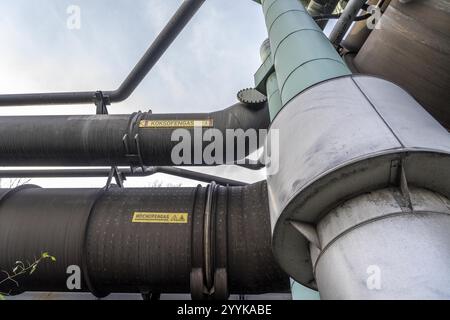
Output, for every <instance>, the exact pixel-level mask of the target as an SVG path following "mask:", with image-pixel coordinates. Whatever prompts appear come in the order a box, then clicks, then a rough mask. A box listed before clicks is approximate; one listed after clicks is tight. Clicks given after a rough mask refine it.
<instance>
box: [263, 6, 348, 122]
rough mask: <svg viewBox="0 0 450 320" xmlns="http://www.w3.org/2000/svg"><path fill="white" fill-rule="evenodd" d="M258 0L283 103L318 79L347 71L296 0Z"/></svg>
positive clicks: (317, 27) (330, 77)
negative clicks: (260, 3)
mask: <svg viewBox="0 0 450 320" xmlns="http://www.w3.org/2000/svg"><path fill="white" fill-rule="evenodd" d="M261 2H262V7H263V11H264V16H265V19H266V26H267V30H268V33H269V39H270V47H271V49H272V57H273V58H272V59H273V63H274V66H275V72H276V76H277V80H278V88H279V89H280V96H281V101H282V105H283V106H284V105H286V104H287V103H288V102H289V101H290V100H291V99H293V98H294V97H295V96H297V95H298V94H299V93H300V92H302V91H303V90H305V89H307V88H309V87H311V86H313V85H315V84H317V83H319V82H322V81H325V80H328V79H332V78H336V77H341V76H345V75H349V74H351V72H350V70H349V69H348V68H347V66H346V65H345V63H344V62H343V61H342V59H341V57H340V56H339V54H338V53H337V52H336V50H335V49H334V47H333V46H332V45H331V44H330V42H329V41H328V38H327V37H326V36H325V34H324V33H323V32H322V30H321V29H320V27H319V26H318V25H317V24H316V23H315V22H314V20H313V19H312V18H311V17H310V15H309V14H308V12H307V10H306V9H305V8H304V7H303V5H302V4H301V3H300V1H298V0H283V1H281V0H263V1H261ZM278 112H279V110H276V113H278ZM271 114H272V112H271Z"/></svg>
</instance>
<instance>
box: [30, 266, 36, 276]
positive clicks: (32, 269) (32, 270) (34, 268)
mask: <svg viewBox="0 0 450 320" xmlns="http://www.w3.org/2000/svg"><path fill="white" fill-rule="evenodd" d="M36 267H37V265H34V266H33V268H31V271H30V275H32V274H33V272H35V271H36Z"/></svg>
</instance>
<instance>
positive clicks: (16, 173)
mask: <svg viewBox="0 0 450 320" xmlns="http://www.w3.org/2000/svg"><path fill="white" fill-rule="evenodd" d="M118 171H119V173H120V174H121V176H122V178H125V179H126V178H127V177H149V176H152V175H154V174H156V173H164V174H168V175H172V176H176V177H180V178H185V179H190V180H195V181H201V182H207V183H210V182H212V181H214V182H216V183H217V184H220V185H223V186H245V185H248V183H245V182H242V181H237V180H232V179H227V178H223V177H218V176H213V175H210V174H205V173H201V172H197V171H191V170H186V169H182V168H176V167H145V168H144V169H143V170H142V168H136V169H133V170H132V169H130V168H118ZM110 173H111V169H110V168H100V169H89V168H85V169H39V170H32V169H26V170H0V178H94V177H95V178H97V177H108V176H109V174H110Z"/></svg>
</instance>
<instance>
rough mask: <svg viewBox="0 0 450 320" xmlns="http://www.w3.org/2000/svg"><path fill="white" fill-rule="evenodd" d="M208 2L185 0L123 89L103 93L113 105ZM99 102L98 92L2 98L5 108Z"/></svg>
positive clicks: (123, 85) (203, 0)
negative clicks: (97, 98)
mask: <svg viewBox="0 0 450 320" xmlns="http://www.w3.org/2000/svg"><path fill="white" fill-rule="evenodd" d="M204 2H205V0H185V1H183V3H182V4H181V6H180V8H179V9H178V10H177V12H176V13H175V14H174V16H173V17H172V18H171V20H170V21H169V22H168V24H167V25H166V26H165V27H164V29H163V30H162V31H161V33H160V34H159V35H158V37H157V38H156V39H155V41H154V42H153V43H152V45H151V46H150V48H149V49H148V50H147V52H146V53H145V54H144V56H143V57H142V58H141V60H140V61H139V62H138V63H137V65H136V66H135V67H134V69H133V71H132V72H131V73H130V74H129V75H128V77H127V78H126V79H125V80H124V82H123V83H122V84H121V85H120V87H119V88H118V89H116V90H113V91H104V92H103V94H104V96H105V97H106V98H107V100H108V101H109V102H120V101H123V100H125V99H127V98H128V97H129V96H130V95H131V93H132V92H133V91H134V90H135V89H136V87H137V86H138V85H139V84H140V83H141V81H142V80H143V79H144V78H145V76H146V75H147V73H148V72H149V71H150V70H151V69H152V68H153V66H154V65H155V64H156V62H158V60H159V59H160V58H161V56H162V55H163V54H164V52H165V51H166V50H167V48H169V46H170V45H171V44H172V42H173V41H174V40H175V39H176V37H177V36H178V35H179V34H180V32H181V31H182V30H183V29H184V27H185V26H186V25H187V23H188V22H189V21H190V20H191V18H192V17H193V16H194V15H195V13H196V12H197V11H198V9H199V8H200V7H201V6H202V4H203V3H204ZM95 101H96V91H92V92H58V93H31V94H4V95H0V107H2V106H27V105H62V104H85V103H86V104H87V103H94V102H95Z"/></svg>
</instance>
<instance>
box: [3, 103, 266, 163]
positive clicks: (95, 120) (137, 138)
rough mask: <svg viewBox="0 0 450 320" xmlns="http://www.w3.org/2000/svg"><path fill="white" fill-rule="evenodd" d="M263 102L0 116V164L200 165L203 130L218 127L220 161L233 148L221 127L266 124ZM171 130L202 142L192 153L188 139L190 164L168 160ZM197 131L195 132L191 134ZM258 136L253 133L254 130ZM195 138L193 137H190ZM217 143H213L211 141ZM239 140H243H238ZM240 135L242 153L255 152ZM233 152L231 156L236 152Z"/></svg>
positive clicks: (225, 128)
mask: <svg viewBox="0 0 450 320" xmlns="http://www.w3.org/2000/svg"><path fill="white" fill-rule="evenodd" d="M268 126H269V112H268V110H267V106H266V107H263V108H260V109H257V110H255V109H252V108H249V107H248V106H247V105H245V104H236V105H234V106H232V107H230V108H227V109H225V110H223V111H217V112H213V113H207V114H151V113H136V114H132V115H92V116H26V117H19V116H12V117H10V116H6V117H0V165H2V166H8V165H13V166H105V165H113V166H130V165H131V166H168V165H169V166H170V165H204V164H205V163H204V159H203V156H202V155H203V151H204V148H205V147H206V146H207V145H209V144H211V142H209V143H208V142H205V141H203V139H202V138H203V137H202V135H203V133H204V132H205V131H206V130H208V129H217V130H220V131H221V132H222V134H223V137H224V139H223V140H224V141H223V145H221V146H220V147H222V149H223V153H224V154H223V158H224V159H222V160H223V163H225V162H227V157H228V156H231V155H229V154H228V155H227V154H226V150H227V149H226V147H227V142H228V146H229V145H231V146H235V148H237V147H238V145H239V144H238V141H237V138H236V137H234V138H233V137H230V139H232V138H233V141H232V142H233V144H231V143H230V142H231V141H226V140H227V139H226V130H227V129H236V130H237V129H242V130H243V131H247V130H248V129H255V130H258V129H267V128H268ZM177 129H186V130H188V132H189V133H190V137H192V139H198V140H200V141H199V145H200V146H202V149H201V150H200V151H201V153H202V154H201V156H200V159H197V158H195V154H196V150H194V148H195V146H196V144H195V143H188V144H187V145H188V146H189V148H191V150H190V151H191V155H190V157H187V158H189V159H188V160H189V161H190V162H191V163H174V162H173V161H172V151H173V149H174V147H175V146H176V145H178V144H179V143H180V140H181V139H180V140H177V141H172V134H173V132H174V131H175V130H177ZM197 131H199V133H200V137H198V136H197V135H196V132H197ZM256 138H258V139H259V135H258V134H257V135H256ZM196 141H197V140H196ZM219 143H220V142H217V145H218V144H219ZM240 143H244V142H242V141H240ZM257 147H258V146H253V145H252V144H251V143H250V142H249V141H248V139H246V140H245V151H246V152H245V155H244V156H246V155H248V154H249V153H251V152H253V151H255V150H254V149H255V148H257ZM233 151H234V156H235V157H234V160H239V159H236V158H237V156H238V152H237V150H233Z"/></svg>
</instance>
